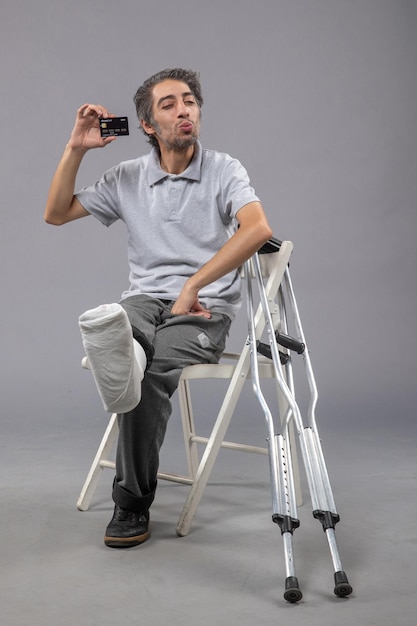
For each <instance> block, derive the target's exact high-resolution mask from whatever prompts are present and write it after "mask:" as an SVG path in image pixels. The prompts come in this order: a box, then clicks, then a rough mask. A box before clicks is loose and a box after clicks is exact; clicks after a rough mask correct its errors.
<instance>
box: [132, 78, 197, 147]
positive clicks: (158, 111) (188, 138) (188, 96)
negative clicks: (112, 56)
mask: <svg viewBox="0 0 417 626" xmlns="http://www.w3.org/2000/svg"><path fill="white" fill-rule="evenodd" d="M152 117H153V120H152V122H153V123H152V124H146V122H142V124H143V127H144V129H145V130H146V132H147V133H149V134H153V135H155V137H156V138H157V140H158V142H159V144H160V145H161V144H162V145H163V146H164V147H165V148H167V149H168V150H184V149H186V148H188V147H190V146H193V145H194V144H195V142H196V141H197V139H198V137H199V135H200V107H199V106H198V104H197V101H196V99H195V97H194V96H193V94H192V93H191V91H190V88H189V86H188V85H187V84H186V83H183V82H182V81H178V80H171V79H168V80H164V81H163V82H161V83H158V84H157V85H155V87H154V88H153V104H152Z"/></svg>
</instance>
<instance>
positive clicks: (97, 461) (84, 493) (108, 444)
mask: <svg viewBox="0 0 417 626" xmlns="http://www.w3.org/2000/svg"><path fill="white" fill-rule="evenodd" d="M118 432H119V426H118V422H117V413H113V414H112V416H111V417H110V421H109V423H108V426H107V428H106V431H105V433H104V435H103V438H102V440H101V443H100V445H99V448H98V450H97V454H96V456H95V457H94V460H93V462H92V464H91V467H90V470H89V472H88V474H87V478H86V480H85V483H84V485H83V488H82V489H81V493H80V495H79V498H78V500H77V508H78V509H79V510H80V511H87V510H88V508H89V506H90V504H91V500H92V498H93V496H94V492H95V490H96V488H97V485H98V482H99V480H100V476H101V472H102V470H103V468H104V467H114V462H113V461H109V460H108V459H107V457H108V455H109V453H110V452H111V449H112V447H113V445H114V442H115V440H116V438H117V435H118Z"/></svg>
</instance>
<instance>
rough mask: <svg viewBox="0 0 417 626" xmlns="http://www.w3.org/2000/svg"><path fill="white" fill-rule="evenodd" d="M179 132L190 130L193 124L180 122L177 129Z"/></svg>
mask: <svg viewBox="0 0 417 626" xmlns="http://www.w3.org/2000/svg"><path fill="white" fill-rule="evenodd" d="M178 128H180V130H192V128H193V123H192V122H182V123H181V124H180V125H179V127H178Z"/></svg>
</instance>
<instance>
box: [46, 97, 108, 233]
mask: <svg viewBox="0 0 417 626" xmlns="http://www.w3.org/2000/svg"><path fill="white" fill-rule="evenodd" d="M100 117H112V115H111V114H110V113H109V112H108V111H107V110H106V109H105V108H104V107H102V106H100V105H94V104H84V105H83V106H82V107H80V108H79V109H78V111H77V117H76V120H75V125H74V128H73V130H72V133H71V137H70V140H69V142H68V143H67V145H66V146H65V150H64V154H63V155H62V158H61V160H60V162H59V164H58V167H57V169H56V172H55V174H54V177H53V179H52V182H51V186H50V188H49V194H48V199H47V202H46V207H45V213H44V219H45V221H46V222H47V223H48V224H54V225H55V226H60V225H61V224H66V223H67V222H71V221H72V220H76V219H79V218H81V217H85V216H87V215H89V213H88V212H87V211H86V210H85V209H84V207H83V206H82V204H81V203H80V202H79V201H78V200H77V198H76V197H75V196H74V191H75V181H76V177H77V173H78V170H79V167H80V164H81V161H82V159H83V157H84V155H85V154H86V152H88V150H91V149H92V148H104V147H105V146H107V145H108V144H109V143H111V142H112V141H114V140H115V139H116V137H107V138H103V137H101V135H100V126H99V118H100Z"/></svg>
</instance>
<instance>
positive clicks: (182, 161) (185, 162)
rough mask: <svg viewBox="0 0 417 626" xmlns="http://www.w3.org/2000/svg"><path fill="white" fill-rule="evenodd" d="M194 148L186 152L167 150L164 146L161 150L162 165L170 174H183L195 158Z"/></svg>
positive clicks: (190, 147) (189, 148) (185, 150)
mask: <svg viewBox="0 0 417 626" xmlns="http://www.w3.org/2000/svg"><path fill="white" fill-rule="evenodd" d="M194 150H195V147H194V146H189V147H188V148H185V149H184V150H167V149H166V148H164V146H162V147H161V149H160V165H161V168H162V169H163V170H164V171H165V172H168V174H182V173H183V172H184V171H185V170H186V169H187V167H188V166H189V165H190V163H191V159H192V158H193V156H194Z"/></svg>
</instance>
